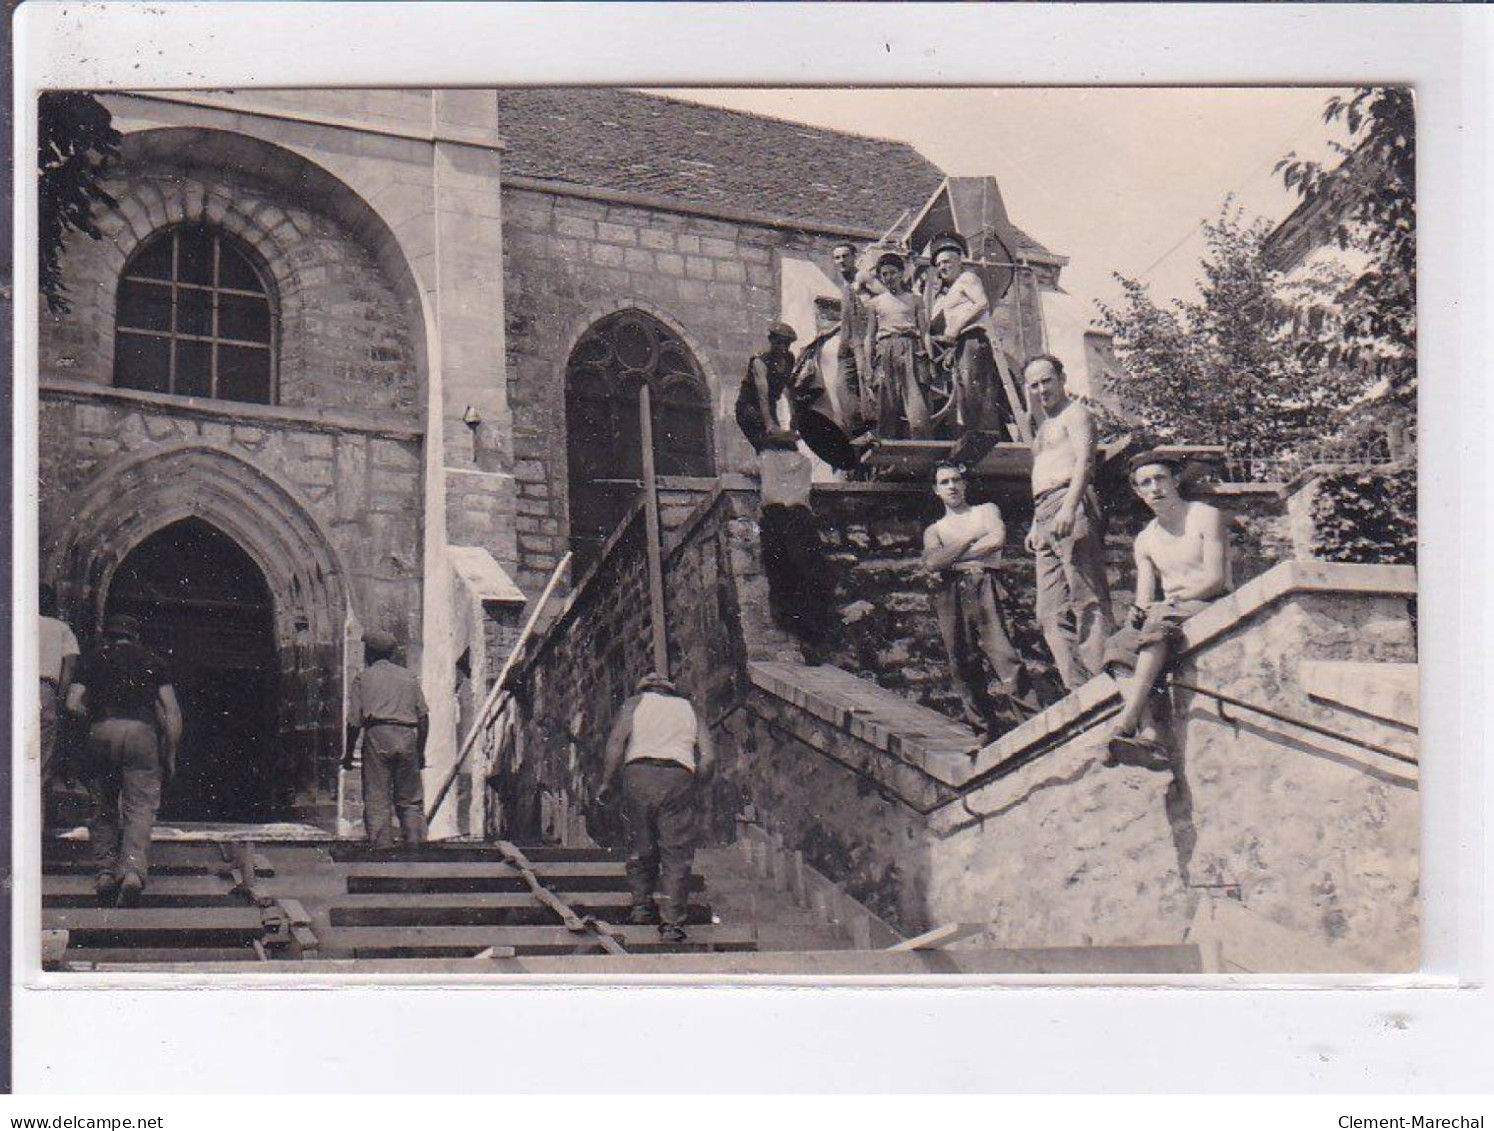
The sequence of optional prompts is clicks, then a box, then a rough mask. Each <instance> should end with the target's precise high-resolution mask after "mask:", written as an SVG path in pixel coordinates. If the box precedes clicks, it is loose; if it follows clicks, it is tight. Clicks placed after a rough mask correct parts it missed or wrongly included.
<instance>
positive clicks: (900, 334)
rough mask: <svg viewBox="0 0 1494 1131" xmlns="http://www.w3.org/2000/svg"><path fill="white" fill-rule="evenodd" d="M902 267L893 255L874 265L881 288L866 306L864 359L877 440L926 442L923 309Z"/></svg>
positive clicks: (928, 434) (929, 432) (929, 429)
mask: <svg viewBox="0 0 1494 1131" xmlns="http://www.w3.org/2000/svg"><path fill="white" fill-rule="evenodd" d="M906 269H907V265H906V263H905V262H904V260H903V257H902V256H901V255H899V254H897V252H895V251H888V252H883V253H882V255H881V256H879V257H878V259H877V281H878V283H880V284H881V285H880V286H879V287H878V288H877V290H876V291H875V292H874V293H873V294H872V295H871V297H870V298H868V299H867V300H866V308H867V324H866V353H867V356H868V357H870V358H871V368H872V378H871V383H872V387H873V389H874V390H875V392H876V397H877V426H876V428H877V435H878V436H879V437H880V438H882V439H884V440H901V439H910V438H911V439H914V440H927V439H929V438H930V437H931V436H932V435H933V427H932V425H931V424H930V421H929V406H928V384H929V373H928V366H929V359H928V355H927V354H926V353H925V352H924V346H923V333H924V322H923V307H922V306H921V305H920V303H919V301H918V299H917V297H916V296H914V295H912V294H910V293H909V292H908V288H907V286H906V285H905V284H904V282H903V273H904V271H905V270H906Z"/></svg>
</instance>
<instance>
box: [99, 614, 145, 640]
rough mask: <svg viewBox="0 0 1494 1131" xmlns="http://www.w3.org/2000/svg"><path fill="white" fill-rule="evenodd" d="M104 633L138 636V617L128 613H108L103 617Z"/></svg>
mask: <svg viewBox="0 0 1494 1131" xmlns="http://www.w3.org/2000/svg"><path fill="white" fill-rule="evenodd" d="M104 635H105V636H129V637H136V636H139V635H140V618H139V617H132V616H130V614H129V613H110V614H109V615H108V616H106V617H105V618H104Z"/></svg>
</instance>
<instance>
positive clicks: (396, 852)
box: [327, 842, 628, 864]
mask: <svg viewBox="0 0 1494 1131" xmlns="http://www.w3.org/2000/svg"><path fill="white" fill-rule="evenodd" d="M519 847H520V849H521V850H522V851H523V853H524V855H525V856H526V857H528V859H529V862H530V863H531V864H551V863H571V862H578V861H607V860H613V861H619V862H620V861H624V860H626V859H627V858H628V854H627V852H626V851H624V850H622V849H613V848H560V847H557V846H549V845H547V846H544V847H540V848H525V847H524V846H522V845H521V846H519ZM327 852H328V853H329V854H330V855H331V857H332V859H333V860H336V861H338V862H339V863H348V864H353V863H359V862H382V863H396V862H397V863H436V862H456V861H473V862H482V861H490V862H491V861H501V860H502V859H503V856H502V855H501V853H500V852H499V851H498V848H497V846H496V845H488V844H460V845H452V846H449V847H443V846H442V845H440V844H423V845H421V846H419V847H418V848H370V847H369V846H368V845H364V844H358V843H357V842H343V843H341V844H334V845H330V846H328V848H327Z"/></svg>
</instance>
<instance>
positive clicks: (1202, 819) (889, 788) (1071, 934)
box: [727, 564, 1419, 972]
mask: <svg viewBox="0 0 1494 1131" xmlns="http://www.w3.org/2000/svg"><path fill="white" fill-rule="evenodd" d="M1349 568H1351V567H1326V568H1325V567H1321V566H1316V565H1302V566H1299V565H1297V564H1290V565H1283V566H1281V567H1280V568H1279V569H1277V570H1276V571H1274V572H1273V573H1271V574H1268V575H1266V576H1264V577H1262V578H1260V579H1258V580H1257V581H1256V582H1255V583H1254V584H1252V585H1251V586H1248V587H1246V589H1245V590H1244V591H1243V592H1241V593H1239V594H1237V595H1236V596H1235V597H1232V598H1228V599H1226V600H1225V601H1222V602H1220V603H1219V604H1218V605H1216V607H1215V608H1214V609H1212V610H1210V611H1209V613H1207V614H1205V615H1204V616H1202V617H1200V618H1198V621H1196V622H1195V624H1196V625H1197V627H1196V628H1195V627H1193V626H1190V630H1189V633H1190V640H1192V639H1194V638H1196V639H1197V644H1196V647H1194V649H1193V650H1192V651H1191V652H1190V653H1189V655H1188V656H1187V658H1186V660H1185V662H1184V663H1183V664H1182V665H1181V666H1180V668H1179V670H1178V672H1177V679H1178V680H1179V681H1180V682H1181V683H1182V684H1185V685H1189V686H1199V687H1203V688H1205V689H1217V690H1219V691H1221V692H1223V693H1225V694H1227V695H1230V696H1232V697H1235V698H1238V699H1241V700H1243V701H1244V702H1246V703H1252V704H1256V705H1258V706H1260V707H1264V708H1266V709H1268V710H1270V711H1273V712H1276V713H1278V714H1283V715H1286V716H1289V717H1291V718H1295V719H1299V720H1303V721H1306V722H1309V723H1313V724H1315V725H1318V726H1321V727H1325V728H1328V729H1329V730H1332V731H1334V732H1336V734H1338V735H1340V736H1342V737H1330V736H1315V735H1313V734H1312V733H1311V732H1308V731H1306V730H1304V728H1302V727H1301V726H1298V725H1294V724H1292V723H1290V722H1286V721H1281V720H1273V719H1271V718H1269V717H1267V716H1263V715H1261V714H1260V713H1259V712H1256V711H1253V710H1251V709H1249V708H1245V707H1235V706H1229V707H1228V708H1227V709H1226V710H1224V712H1223V713H1222V714H1221V710H1220V708H1219V707H1218V706H1217V705H1216V704H1215V702H1214V701H1213V700H1211V699H1210V698H1209V697H1208V696H1207V695H1204V694H1200V693H1198V692H1195V691H1191V690H1188V689H1187V687H1178V688H1177V689H1176V690H1175V691H1174V714H1175V717H1176V718H1177V719H1178V720H1179V725H1178V732H1179V736H1178V742H1177V743H1176V744H1175V750H1176V753H1175V755H1174V758H1173V762H1172V764H1171V766H1170V767H1169V766H1163V767H1161V768H1157V769H1153V768H1141V767H1136V766H1126V765H1119V766H1112V765H1107V764H1106V760H1105V753H1106V752H1105V749H1104V746H1103V735H1104V719H1105V718H1106V716H1107V715H1108V714H1109V713H1110V712H1113V710H1114V707H1115V704H1116V702H1117V689H1116V686H1115V684H1114V683H1113V682H1112V681H1110V680H1109V679H1108V678H1101V679H1099V680H1096V681H1093V682H1092V683H1091V684H1089V685H1087V686H1086V687H1085V688H1084V689H1083V690H1082V691H1081V692H1080V693H1079V694H1077V695H1075V696H1072V697H1070V698H1069V699H1068V700H1066V701H1065V702H1064V703H1063V704H1060V705H1058V706H1056V707H1054V708H1052V709H1051V710H1049V711H1048V712H1046V713H1045V714H1044V715H1042V716H1039V717H1038V718H1037V719H1034V720H1032V721H1031V722H1029V723H1028V724H1027V725H1025V726H1024V727H1023V728H1021V729H1020V730H1018V731H1015V732H1013V733H1012V734H1009V735H1007V736H1005V737H1004V738H1003V739H1001V740H1000V741H998V742H997V743H995V744H993V745H992V746H990V747H988V748H986V749H985V750H982V751H981V752H980V754H979V756H978V757H977V758H975V759H974V760H973V761H970V760H968V759H966V760H959V759H956V760H955V761H954V762H953V763H935V762H933V761H925V762H924V763H923V766H922V768H921V769H920V767H919V766H918V765H915V764H914V763H913V762H912V761H911V760H909V759H908V758H907V756H906V755H903V760H904V761H905V762H906V763H907V764H906V765H904V766H903V767H902V769H901V771H899V770H898V768H897V766H895V765H893V763H894V762H895V761H896V760H897V757H898V755H897V753H896V748H895V747H889V748H888V749H887V750H885V751H884V752H882V753H880V754H879V753H878V752H877V751H875V750H872V749H871V748H870V747H869V746H868V745H867V743H866V742H865V741H864V740H863V739H860V738H858V737H857V735H856V733H855V730H856V728H855V726H854V722H853V721H852V722H850V723H848V724H847V723H843V724H837V723H835V722H833V721H826V720H825V719H824V718H823V717H815V716H816V715H817V710H816V709H814V708H812V707H810V706H808V705H806V704H801V703H799V702H798V701H797V700H795V701H790V700H789V699H783V698H781V697H779V698H778V699H775V700H774V701H773V702H764V703H759V702H758V700H759V699H760V698H762V696H763V694H764V693H763V692H762V691H755V692H754V698H753V700H752V701H751V703H750V707H751V709H750V710H749V712H746V713H744V714H743V715H742V716H740V717H738V718H736V719H733V720H732V721H731V722H730V723H729V724H728V728H727V729H728V730H729V731H730V733H731V735H732V739H733V741H734V742H735V744H736V747H737V750H738V756H737V760H736V761H735V763H734V772H735V773H737V774H738V775H739V777H740V778H741V781H742V786H743V792H744V794H745V795H746V796H747V797H748V798H750V800H751V802H752V804H753V806H754V809H755V813H756V816H757V818H758V819H759V820H761V821H762V822H763V823H765V824H766V825H767V826H768V827H769V828H770V829H774V830H776V831H778V832H780V833H782V834H783V835H784V837H785V842H786V843H787V845H788V846H789V847H790V848H796V849H799V850H801V851H804V852H805V854H806V857H807V858H810V859H812V860H813V861H814V863H815V864H816V866H817V867H819V868H820V869H821V870H822V871H825V872H826V873H827V874H828V875H830V876H831V877H832V878H834V879H836V880H837V881H838V882H841V883H843V884H844V885H845V886H846V887H847V889H848V890H849V891H850V892H851V893H852V894H853V895H855V896H856V897H857V898H859V899H862V900H863V901H865V902H867V903H868V905H869V906H871V907H873V908H875V909H876V910H877V912H878V913H879V914H881V915H883V916H884V917H885V918H887V919H888V920H889V921H890V922H893V923H895V924H896V925H898V926H899V927H900V928H901V929H903V930H905V931H919V930H924V929H928V928H931V927H933V926H936V925H938V924H940V923H945V922H970V921H977V922H987V923H989V924H990V926H989V928H988V930H987V931H986V932H985V935H984V938H983V940H982V941H983V942H984V943H985V944H986V945H994V946H999V947H1034V946H1126V945H1156V944H1178V943H1182V942H1185V941H1202V940H1203V939H1204V938H1205V937H1208V938H1210V939H1211V940H1212V941H1214V942H1217V943H1218V944H1219V946H1220V948H1221V952H1222V954H1223V957H1224V959H1225V960H1226V961H1227V962H1228V963H1229V964H1230V965H1229V968H1231V969H1238V970H1250V971H1261V972H1312V971H1358V970H1365V971H1396V970H1406V969H1412V968H1414V967H1415V965H1416V962H1417V957H1418V954H1419V908H1418V875H1419V851H1418V845H1419V821H1418V803H1417V798H1418V790H1417V777H1418V772H1417V767H1416V765H1415V758H1416V736H1415V733H1414V731H1412V730H1410V729H1408V728H1406V727H1404V726H1402V725H1400V724H1396V723H1394V722H1387V721H1385V720H1377V719H1372V718H1369V717H1368V716H1362V715H1358V714H1356V713H1355V712H1353V711H1347V710H1344V709H1341V708H1339V707H1337V706H1334V705H1332V704H1330V703H1326V702H1322V701H1319V700H1316V699H1313V698H1312V697H1311V696H1309V695H1308V694H1307V692H1306V691H1305V690H1304V687H1303V683H1302V680H1301V678H1300V672H1299V665H1300V664H1301V662H1302V661H1304V660H1309V661H1312V660H1349V661H1354V662H1360V663H1371V664H1373V663H1376V662H1387V663H1397V664H1399V663H1405V662H1411V661H1414V659H1415V640H1414V632H1413V631H1412V627H1411V620H1410V616H1409V610H1408V607H1407V602H1408V597H1409V594H1410V590H1409V589H1408V587H1407V578H1406V576H1405V575H1403V574H1401V573H1399V572H1397V571H1396V570H1393V569H1389V568H1388V567H1352V568H1353V569H1364V570H1365V572H1364V573H1362V574H1360V573H1351V572H1344V570H1345V569H1349ZM1097 724H1098V725H1097ZM1356 742H1357V743H1369V744H1371V746H1376V747H1379V748H1381V749H1382V750H1389V751H1393V752H1394V751H1400V752H1401V754H1400V756H1398V757H1392V756H1387V755H1385V754H1383V753H1380V752H1377V751H1375V750H1372V749H1366V748H1365V747H1364V746H1361V745H1356ZM931 774H932V775H933V778H934V779H936V780H933V781H930V782H929V783H928V785H927V788H925V787H922V786H919V784H918V781H919V780H921V779H919V777H918V775H923V777H925V778H926V777H928V775H931ZM899 775H901V776H899Z"/></svg>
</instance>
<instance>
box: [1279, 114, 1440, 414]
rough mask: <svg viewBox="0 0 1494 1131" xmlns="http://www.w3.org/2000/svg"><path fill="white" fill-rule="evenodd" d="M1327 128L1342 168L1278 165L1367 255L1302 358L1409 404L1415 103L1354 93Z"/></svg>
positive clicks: (1339, 239)
mask: <svg viewBox="0 0 1494 1131" xmlns="http://www.w3.org/2000/svg"><path fill="white" fill-rule="evenodd" d="M1323 121H1324V122H1326V123H1330V124H1331V123H1335V122H1341V123H1342V124H1343V125H1344V127H1345V128H1346V129H1347V130H1348V134H1349V140H1348V143H1347V144H1345V143H1341V142H1333V143H1331V144H1332V145H1333V148H1334V150H1335V151H1336V152H1337V153H1339V154H1340V155H1341V156H1342V158H1343V160H1342V161H1341V162H1340V163H1339V164H1338V165H1336V166H1335V167H1334V168H1332V169H1327V170H1325V169H1324V168H1323V166H1322V165H1321V164H1320V163H1318V162H1316V161H1304V160H1302V159H1300V158H1298V157H1297V156H1296V155H1295V154H1288V155H1287V156H1286V157H1284V158H1283V159H1282V160H1281V161H1280V162H1279V163H1278V164H1277V166H1276V168H1277V171H1278V172H1279V173H1280V174H1281V176H1282V180H1283V181H1284V182H1285V184H1286V186H1287V187H1288V188H1289V189H1293V190H1295V191H1296V192H1297V193H1298V194H1299V195H1300V196H1301V197H1302V198H1303V200H1304V201H1309V202H1311V201H1317V200H1322V201H1323V203H1324V204H1325V205H1327V207H1326V208H1325V212H1326V213H1327V214H1329V215H1331V216H1333V217H1334V227H1333V231H1332V238H1333V240H1334V242H1335V243H1336V244H1337V245H1338V246H1339V247H1340V248H1343V249H1351V248H1352V249H1356V250H1358V251H1360V252H1363V253H1365V254H1366V256H1367V259H1368V261H1367V263H1366V264H1365V266H1364V267H1363V268H1362V269H1360V270H1356V271H1354V272H1353V273H1352V274H1351V275H1350V276H1349V277H1348V278H1347V280H1346V281H1345V282H1344V284H1343V286H1342V287H1341V288H1340V289H1339V291H1338V293H1337V295H1336V296H1335V306H1336V307H1337V312H1336V313H1337V316H1336V317H1334V318H1330V319H1327V320H1324V321H1323V322H1322V323H1321V324H1320V325H1319V326H1318V327H1317V332H1316V333H1314V334H1312V335H1309V336H1307V337H1306V338H1304V339H1303V341H1302V342H1301V349H1302V352H1303V355H1304V357H1305V358H1306V359H1307V360H1309V361H1312V360H1316V361H1320V362H1326V363H1327V364H1329V365H1347V366H1355V367H1362V368H1365V369H1368V370H1371V371H1373V372H1374V373H1376V374H1377V375H1378V376H1380V377H1382V378H1383V379H1384V380H1385V393H1386V395H1387V396H1388V398H1389V399H1391V400H1393V401H1395V402H1397V403H1400V404H1402V405H1407V406H1413V405H1414V403H1415V399H1416V104H1415V98H1414V95H1413V93H1412V91H1411V89H1410V88H1409V87H1361V88H1359V89H1357V90H1355V91H1354V93H1353V94H1352V95H1347V96H1342V95H1338V96H1334V97H1333V98H1330V99H1329V100H1328V103H1327V106H1326V107H1325V109H1324V111H1323Z"/></svg>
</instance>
